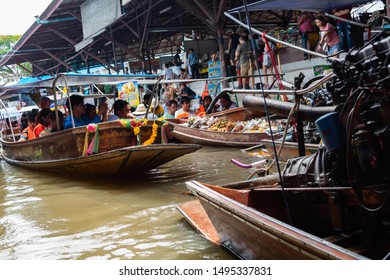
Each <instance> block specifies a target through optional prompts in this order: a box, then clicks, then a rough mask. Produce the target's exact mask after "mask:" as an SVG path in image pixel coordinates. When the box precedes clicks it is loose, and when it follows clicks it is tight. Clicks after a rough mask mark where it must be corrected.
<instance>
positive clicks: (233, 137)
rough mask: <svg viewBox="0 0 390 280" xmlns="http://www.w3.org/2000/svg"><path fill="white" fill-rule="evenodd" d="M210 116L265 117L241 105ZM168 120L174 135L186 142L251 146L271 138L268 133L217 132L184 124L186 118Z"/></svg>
mask: <svg viewBox="0 0 390 280" xmlns="http://www.w3.org/2000/svg"><path fill="white" fill-rule="evenodd" d="M209 116H214V117H218V118H219V119H223V120H231V121H244V120H250V119H254V118H260V117H263V116H264V113H262V112H255V111H252V110H249V109H246V108H242V107H241V108H234V109H231V110H227V111H223V112H218V113H213V114H210V115H209ZM168 122H169V124H170V125H171V126H172V136H173V137H174V138H176V139H177V140H179V141H181V142H184V143H192V144H200V145H206V146H219V147H251V146H254V145H258V144H259V143H260V140H262V139H270V136H269V135H268V134H267V133H231V132H217V131H210V130H206V129H201V128H192V127H188V126H184V125H183V124H184V123H186V122H187V121H186V120H168Z"/></svg>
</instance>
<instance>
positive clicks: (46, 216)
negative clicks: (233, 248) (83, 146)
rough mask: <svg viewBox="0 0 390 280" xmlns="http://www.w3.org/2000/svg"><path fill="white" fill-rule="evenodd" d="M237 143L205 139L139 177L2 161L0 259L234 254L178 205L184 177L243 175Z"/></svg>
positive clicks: (217, 179) (218, 180) (217, 180)
mask: <svg viewBox="0 0 390 280" xmlns="http://www.w3.org/2000/svg"><path fill="white" fill-rule="evenodd" d="M231 158H235V159H238V160H241V161H243V162H253V161H256V160H257V159H256V158H253V157H250V156H249V155H247V154H245V153H243V152H242V151H240V149H238V148H214V147H203V148H202V149H200V150H198V151H197V152H195V153H192V154H188V155H185V156H183V157H180V158H178V159H175V160H173V161H171V162H169V163H167V164H165V165H162V166H161V167H159V168H157V169H154V170H151V171H149V172H148V173H147V174H144V175H143V176H140V178H134V177H132V176H129V177H125V178H120V179H118V178H103V179H96V178H73V177H70V176H69V177H64V176H57V175H53V174H49V173H43V172H36V171H30V170H27V169H22V168H19V167H15V166H11V165H9V164H7V163H6V162H5V161H4V160H1V161H0V165H1V166H0V167H1V169H0V174H1V175H0V260H10V259H21V260H28V259H34V260H68V259H100V260H105V259H117V260H126V259H129V260H130V259H132V260H176V259H177V260H203V259H204V260H206V259H213V260H221V259H234V256H233V255H231V254H230V253H229V252H227V251H226V250H225V249H224V248H221V247H217V246H215V245H213V244H211V243H210V242H208V241H207V240H206V239H204V238H203V237H202V236H201V235H200V234H199V233H197V232H196V231H195V230H194V229H193V228H192V227H191V226H190V225H189V224H188V223H187V221H186V220H185V219H184V218H183V217H182V215H181V214H180V212H179V211H178V210H177V209H176V206H177V205H178V204H180V203H182V202H185V201H188V200H191V199H193V197H192V196H190V195H189V194H188V192H187V189H186V186H185V181H187V180H192V179H193V180H198V181H203V182H207V183H212V184H223V183H228V182H232V181H238V180H244V179H245V178H246V177H247V176H248V175H249V174H250V173H251V171H250V170H247V169H241V168H239V167H237V166H235V165H233V164H232V163H230V159H231Z"/></svg>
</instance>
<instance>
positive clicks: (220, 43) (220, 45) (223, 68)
mask: <svg viewBox="0 0 390 280" xmlns="http://www.w3.org/2000/svg"><path fill="white" fill-rule="evenodd" d="M217 34H218V48H219V61H220V62H221V76H222V78H226V76H227V75H226V65H225V48H224V46H223V35H222V32H221V31H220V30H218V31H217ZM222 86H223V87H225V88H226V87H228V81H227V80H226V81H223V82H222Z"/></svg>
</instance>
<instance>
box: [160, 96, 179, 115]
mask: <svg viewBox="0 0 390 280" xmlns="http://www.w3.org/2000/svg"><path fill="white" fill-rule="evenodd" d="M167 109H168V110H167V112H165V114H164V115H163V117H164V118H166V119H174V118H175V113H176V111H177V101H176V100H170V101H168V103H167Z"/></svg>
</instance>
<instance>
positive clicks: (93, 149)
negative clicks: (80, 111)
mask: <svg viewBox="0 0 390 280" xmlns="http://www.w3.org/2000/svg"><path fill="white" fill-rule="evenodd" d="M86 129H87V132H86V133H85V139H84V149H83V156H88V155H92V154H97V153H98V152H99V127H98V125H97V124H95V123H90V124H88V125H87V127H86ZM92 134H93V137H92V140H91V143H90V144H88V142H89V138H90V136H91V135H92Z"/></svg>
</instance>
